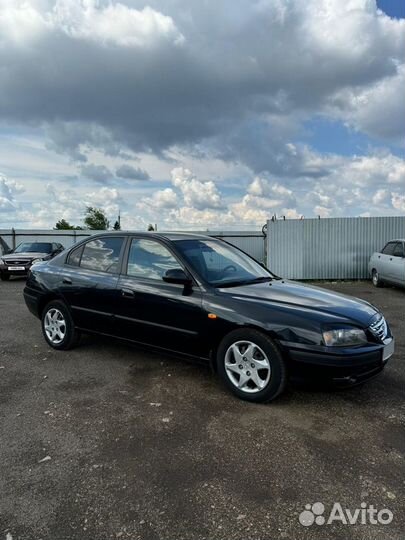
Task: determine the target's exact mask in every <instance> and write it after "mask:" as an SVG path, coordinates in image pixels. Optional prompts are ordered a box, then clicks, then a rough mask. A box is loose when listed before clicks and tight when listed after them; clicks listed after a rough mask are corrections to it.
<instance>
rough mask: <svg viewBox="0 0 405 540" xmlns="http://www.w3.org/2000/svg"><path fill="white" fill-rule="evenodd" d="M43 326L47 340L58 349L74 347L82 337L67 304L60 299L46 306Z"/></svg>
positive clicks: (65, 349)
mask: <svg viewBox="0 0 405 540" xmlns="http://www.w3.org/2000/svg"><path fill="white" fill-rule="evenodd" d="M41 327H42V333H43V335H44V338H45V341H46V342H47V343H48V345H50V346H51V347H53V348H54V349H57V350H63V351H67V350H68V349H72V348H73V347H74V346H75V345H76V344H77V342H78V340H79V338H80V334H79V332H78V331H77V330H76V328H75V325H74V323H73V319H72V316H71V314H70V312H69V310H68V308H67V307H66V304H65V303H64V302H62V301H60V300H52V301H51V302H49V304H47V305H46V306H45V308H44V310H43V312H42V317H41Z"/></svg>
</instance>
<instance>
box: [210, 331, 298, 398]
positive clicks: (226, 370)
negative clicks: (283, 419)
mask: <svg viewBox="0 0 405 540" xmlns="http://www.w3.org/2000/svg"><path fill="white" fill-rule="evenodd" d="M217 368H218V373H219V375H220V377H221V379H222V381H223V382H224V384H225V386H226V387H227V388H228V389H229V390H230V391H231V392H232V393H233V394H235V395H236V396H237V397H239V398H241V399H244V400H247V401H253V402H255V403H266V402H268V401H272V400H273V399H275V398H276V397H277V396H278V395H279V394H281V393H282V392H283V390H284V389H285V386H286V384H287V370H286V365H285V362H284V360H283V357H282V354H281V352H280V350H279V348H278V347H277V345H276V344H275V343H274V341H273V340H272V339H270V338H269V337H268V336H267V335H266V334H263V333H262V332H259V331H257V330H253V329H242V330H234V331H233V332H230V333H229V334H228V335H226V336H225V337H224V339H223V340H222V341H221V343H220V345H219V347H218V351H217ZM241 379H242V382H241Z"/></svg>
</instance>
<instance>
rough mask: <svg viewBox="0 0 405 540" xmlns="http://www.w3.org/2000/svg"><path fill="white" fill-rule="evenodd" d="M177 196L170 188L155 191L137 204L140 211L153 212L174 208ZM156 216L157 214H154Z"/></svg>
mask: <svg viewBox="0 0 405 540" xmlns="http://www.w3.org/2000/svg"><path fill="white" fill-rule="evenodd" d="M177 202H178V201H177V195H176V193H175V192H174V191H173V190H172V189H171V188H166V189H162V190H158V191H155V192H154V193H153V195H152V197H144V198H142V199H141V201H140V202H139V203H138V205H137V206H138V208H140V209H142V210H145V209H146V210H148V211H151V210H152V211H155V209H158V210H159V209H165V208H176V206H177ZM154 215H155V216H157V214H156V213H155V214H154Z"/></svg>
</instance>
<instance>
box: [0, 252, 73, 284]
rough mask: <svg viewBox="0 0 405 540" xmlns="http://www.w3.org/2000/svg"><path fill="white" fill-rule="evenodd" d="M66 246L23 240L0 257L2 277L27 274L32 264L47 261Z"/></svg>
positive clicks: (4, 278)
mask: <svg viewBox="0 0 405 540" xmlns="http://www.w3.org/2000/svg"><path fill="white" fill-rule="evenodd" d="M64 249H65V248H64V247H63V246H62V244H59V243H53V242H23V243H22V244H19V245H18V246H17V247H16V248H15V249H13V250H11V251H9V252H7V254H5V255H2V256H1V257H0V279H1V281H8V280H9V279H10V276H26V275H27V273H28V270H29V269H30V268H31V266H32V265H33V264H35V263H37V262H42V261H47V260H49V259H52V257H55V255H58V254H59V253H61V252H62V251H63V250H64Z"/></svg>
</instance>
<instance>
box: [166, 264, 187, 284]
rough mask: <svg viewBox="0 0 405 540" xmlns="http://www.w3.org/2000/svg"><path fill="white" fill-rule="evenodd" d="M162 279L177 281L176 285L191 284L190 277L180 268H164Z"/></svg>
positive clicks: (168, 281) (167, 281) (171, 281)
mask: <svg viewBox="0 0 405 540" xmlns="http://www.w3.org/2000/svg"><path fill="white" fill-rule="evenodd" d="M163 281H166V283H177V285H184V286H186V285H191V279H190V278H189V277H188V276H187V274H186V273H185V272H184V270H182V269H181V268H172V269H170V270H166V272H165V274H164V276H163Z"/></svg>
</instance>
